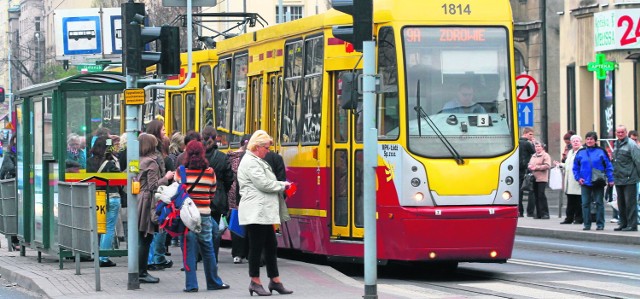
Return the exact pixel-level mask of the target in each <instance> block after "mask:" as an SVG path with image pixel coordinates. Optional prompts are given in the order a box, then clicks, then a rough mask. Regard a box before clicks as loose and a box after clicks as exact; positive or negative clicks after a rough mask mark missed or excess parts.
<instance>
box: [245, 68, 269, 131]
mask: <svg viewBox="0 0 640 299" xmlns="http://www.w3.org/2000/svg"><path fill="white" fill-rule="evenodd" d="M249 82H251V89H250V90H249V92H250V94H249V101H250V103H249V105H248V106H249V107H251V111H250V112H249V113H250V114H251V115H250V122H249V132H251V133H253V132H255V131H256V130H260V129H265V128H263V127H262V126H263V124H262V116H263V115H262V76H252V77H249ZM267 132H268V131H267ZM269 133H270V132H269Z"/></svg>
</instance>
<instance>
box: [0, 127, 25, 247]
mask: <svg viewBox="0 0 640 299" xmlns="http://www.w3.org/2000/svg"><path fill="white" fill-rule="evenodd" d="M17 161H18V158H17V147H16V135H13V136H11V140H10V141H9V149H8V150H7V151H6V153H5V156H4V160H2V167H0V179H2V180H8V179H12V178H15V177H16V165H18V164H17ZM19 244H20V241H18V237H17V236H11V246H13V248H14V249H15V250H17V249H18V246H19Z"/></svg>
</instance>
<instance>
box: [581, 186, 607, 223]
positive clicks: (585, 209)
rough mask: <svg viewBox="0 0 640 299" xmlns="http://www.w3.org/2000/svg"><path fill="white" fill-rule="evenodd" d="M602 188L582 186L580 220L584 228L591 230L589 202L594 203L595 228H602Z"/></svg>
mask: <svg viewBox="0 0 640 299" xmlns="http://www.w3.org/2000/svg"><path fill="white" fill-rule="evenodd" d="M603 198H604V187H591V186H586V185H582V220H583V221H584V227H585V228H591V216H590V215H591V202H592V201H595V203H596V226H597V227H603V228H604V202H603V201H602V200H603Z"/></svg>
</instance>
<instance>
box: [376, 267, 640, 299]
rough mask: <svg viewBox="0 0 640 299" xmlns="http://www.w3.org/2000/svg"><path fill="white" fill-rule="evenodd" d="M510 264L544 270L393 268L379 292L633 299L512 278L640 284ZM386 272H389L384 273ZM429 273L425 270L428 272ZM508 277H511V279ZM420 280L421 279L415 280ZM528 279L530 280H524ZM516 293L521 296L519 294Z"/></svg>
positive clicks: (578, 271)
mask: <svg viewBox="0 0 640 299" xmlns="http://www.w3.org/2000/svg"><path fill="white" fill-rule="evenodd" d="M509 263H510V264H514V265H518V266H525V267H532V268H543V269H545V270H544V271H539V270H535V271H527V272H509V271H506V272H504V273H501V272H495V271H485V270H482V269H474V268H465V267H460V268H459V269H458V271H457V272H456V273H455V274H454V273H451V274H449V275H447V276H445V277H443V276H436V275H433V274H432V273H429V274H427V275H428V276H427V277H424V273H425V271H424V270H425V269H424V268H423V269H417V268H418V267H415V268H414V267H411V268H413V269H411V270H409V269H404V270H403V269H400V268H396V269H393V270H392V271H384V272H385V273H384V274H383V275H382V277H381V280H380V282H381V284H382V286H381V287H382V288H387V289H390V290H394V289H403V290H404V291H405V293H406V292H410V293H411V294H413V295H415V296H414V297H415V298H441V297H440V296H435V295H434V294H433V292H438V291H440V292H445V293H452V294H456V295H462V296H481V295H484V296H492V297H496V298H552V297H557V298H567V299H570V298H631V297H634V296H632V295H631V294H630V293H624V292H621V291H622V290H620V289H618V290H616V289H612V290H611V291H603V290H602V289H600V290H599V289H598V286H585V287H580V286H577V285H571V284H570V282H569V281H568V283H567V284H563V283H562V282H561V281H536V280H533V279H527V278H525V279H519V278H515V277H513V274H516V273H517V274H520V275H522V274H527V273H529V272H531V273H532V274H552V275H553V274H561V275H562V274H563V273H565V276H566V273H569V274H571V273H576V274H590V275H599V276H606V277H612V278H616V279H631V280H633V281H638V280H640V275H639V274H634V273H625V272H619V271H609V270H601V269H593V268H587V267H577V266H569V265H555V264H550V263H544V262H538V261H530V260H521V259H512V260H509ZM387 270H389V269H387ZM427 271H428V270H427ZM510 276H511V277H510ZM418 277H420V278H418ZM527 277H530V276H527ZM594 280H597V281H605V279H597V278H596V279H594ZM518 292H521V293H520V294H518Z"/></svg>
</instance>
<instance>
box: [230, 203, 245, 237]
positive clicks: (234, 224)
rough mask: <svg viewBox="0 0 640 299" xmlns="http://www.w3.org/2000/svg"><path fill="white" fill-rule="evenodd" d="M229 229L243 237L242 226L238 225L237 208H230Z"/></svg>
mask: <svg viewBox="0 0 640 299" xmlns="http://www.w3.org/2000/svg"><path fill="white" fill-rule="evenodd" d="M229 230H230V231H232V232H233V233H234V234H236V235H238V236H240V237H243V238H244V226H242V225H240V220H239V219H238V209H231V217H230V218H229Z"/></svg>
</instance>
